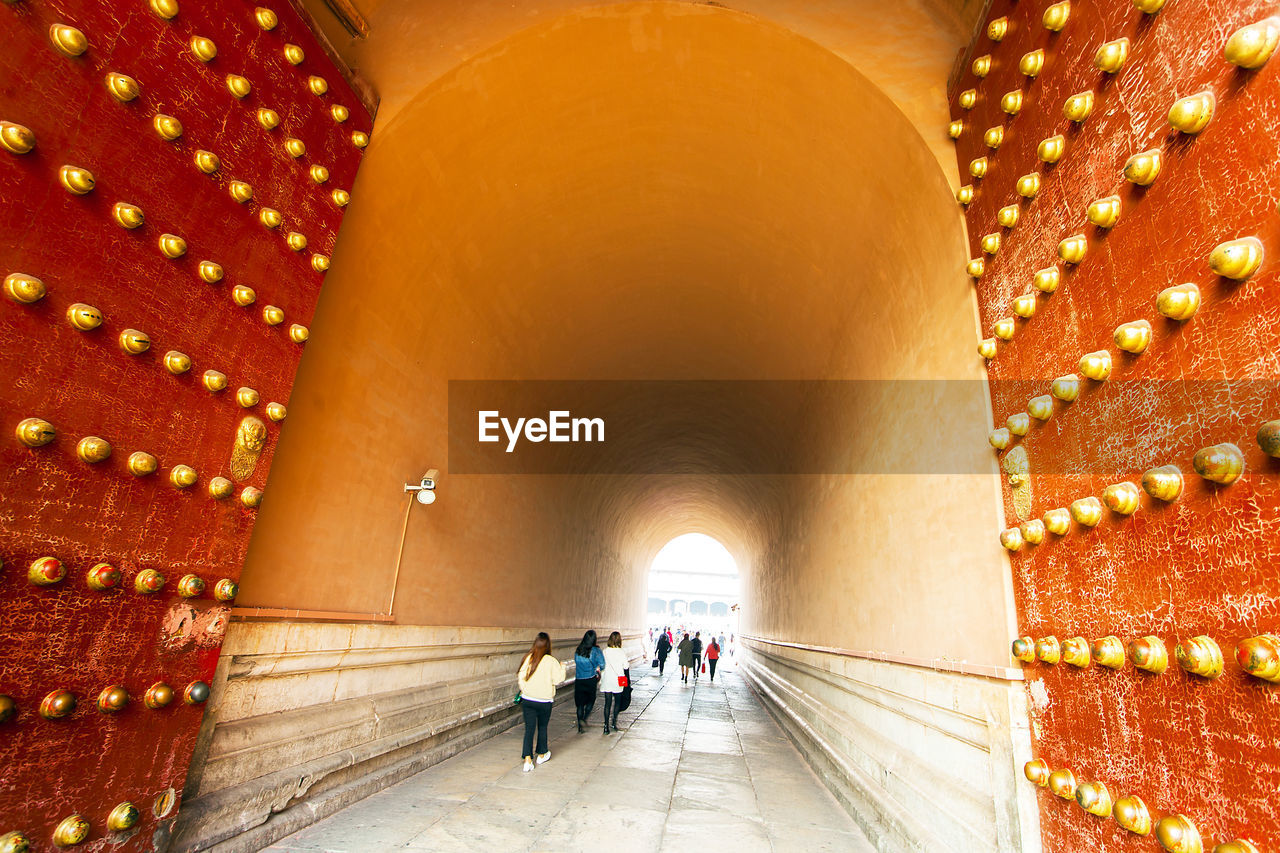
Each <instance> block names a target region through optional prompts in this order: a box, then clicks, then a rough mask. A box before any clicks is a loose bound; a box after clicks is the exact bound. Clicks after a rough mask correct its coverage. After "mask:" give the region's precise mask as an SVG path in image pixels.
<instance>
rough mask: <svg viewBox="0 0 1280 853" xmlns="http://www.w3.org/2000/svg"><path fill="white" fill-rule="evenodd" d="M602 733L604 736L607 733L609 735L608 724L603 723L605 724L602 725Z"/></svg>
mask: <svg viewBox="0 0 1280 853" xmlns="http://www.w3.org/2000/svg"><path fill="white" fill-rule="evenodd" d="M604 733H605V734H608V733H609V724H608V723H605V724H604Z"/></svg>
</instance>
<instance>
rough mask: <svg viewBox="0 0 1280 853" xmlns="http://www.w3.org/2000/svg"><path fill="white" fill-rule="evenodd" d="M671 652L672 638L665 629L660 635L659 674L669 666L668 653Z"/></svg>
mask: <svg viewBox="0 0 1280 853" xmlns="http://www.w3.org/2000/svg"><path fill="white" fill-rule="evenodd" d="M669 654H671V640H670V639H669V638H668V637H667V632H666V631H663V632H662V633H661V634H659V635H658V675H659V676H661V675H662V671H663V670H664V669H666V668H667V655H669Z"/></svg>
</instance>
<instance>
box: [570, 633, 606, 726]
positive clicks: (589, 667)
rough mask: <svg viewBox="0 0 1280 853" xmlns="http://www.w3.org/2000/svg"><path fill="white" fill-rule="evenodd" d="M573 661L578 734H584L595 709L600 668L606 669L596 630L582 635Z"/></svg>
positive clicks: (574, 701)
mask: <svg viewBox="0 0 1280 853" xmlns="http://www.w3.org/2000/svg"><path fill="white" fill-rule="evenodd" d="M573 662H574V664H575V665H576V673H575V680H574V682H573V703H574V704H575V705H577V706H578V734H582V733H583V732H584V731H586V722H587V717H590V716H591V712H592V711H593V710H595V707H596V687H597V684H598V683H599V681H600V670H602V669H604V654H603V653H602V652H601V651H600V648H599V647H598V646H597V645H596V632H595V631H588V632H587V633H585V634H583V635H582V642H581V643H578V650H577V651H576V652H574V655H573Z"/></svg>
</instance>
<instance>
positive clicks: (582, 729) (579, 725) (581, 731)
mask: <svg viewBox="0 0 1280 853" xmlns="http://www.w3.org/2000/svg"><path fill="white" fill-rule="evenodd" d="M586 730H587V729H586V727H585V726H583V725H582V718H581V717H579V718H578V734H582V733H583V732H585V731H586Z"/></svg>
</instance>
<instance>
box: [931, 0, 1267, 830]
mask: <svg viewBox="0 0 1280 853" xmlns="http://www.w3.org/2000/svg"><path fill="white" fill-rule="evenodd" d="M1277 13H1280V5H1278V4H1276V3H1274V2H1271V3H1268V2H1259V0H1202V1H1201V2H1189V0H1168V2H1163V3H1162V2H1159V0H1132V2H1131V0H1105V1H1104V0H1076V2H1072V3H1056V4H1051V3H1048V2H1040V3H1028V2H1010V1H1009V0H997V2H996V3H995V4H994V5H993V7H992V9H991V11H990V17H989V19H988V22H987V23H988V24H989V25H990V26H989V27H988V26H984V30H983V32H982V33H981V34H980V35H979V36H978V38H977V40H976V42H975V44H974V46H973V48H972V49H971V52H970V56H969V57H968V63H970V64H967V65H966V67H965V69H964V72H963V74H962V76H961V78H960V80H959V81H958V83H957V85H956V86H955V89H956V91H955V92H954V93H953V105H952V110H953V112H952V115H953V117H954V118H956V119H958V120H959V121H960V122H961V123H962V126H959V127H956V126H953V132H956V133H958V138H957V140H956V141H957V155H958V158H959V162H960V168H961V173H962V176H963V178H964V182H965V183H967V184H969V185H970V186H971V188H972V200H971V201H969V203H968V210H967V218H968V225H969V233H970V243H971V257H972V258H974V259H975V260H981V261H982V263H981V264H973V266H972V269H971V273H972V274H973V275H975V276H976V278H975V282H974V283H975V286H976V287H977V290H978V296H979V305H980V309H981V318H982V332H983V337H984V338H987V340H985V341H984V343H983V346H982V350H983V354H984V355H986V356H988V357H989V361H988V366H989V370H990V380H991V390H992V401H993V411H994V415H995V421H996V427H997V428H998V429H997V431H996V432H995V433H993V436H992V441H993V444H994V445H996V446H997V447H998V448H999V449H998V451H997V452H998V453H999V454H1000V456H1001V458H1002V464H1003V465H1004V468H1005V470H1006V471H1010V472H1012V473H1011V476H1010V477H1009V480H1010V482H1009V483H1008V484H1006V494H1005V498H1006V523H1007V525H1008V529H1007V530H1006V531H1004V532H1003V533H1002V534H1001V537H1002V541H1003V543H1004V544H1005V545H1006V547H1008V548H1009V549H1010V551H1011V559H1012V564H1013V575H1014V583H1015V590H1016V597H1017V603H1018V611H1019V621H1020V629H1021V633H1022V634H1023V635H1024V636H1025V638H1026V639H1023V640H1021V641H1019V642H1017V643H1015V646H1014V653H1015V655H1017V656H1019V657H1021V659H1022V660H1023V661H1024V664H1023V665H1024V666H1025V668H1026V672H1027V676H1028V679H1029V682H1028V690H1029V698H1030V702H1031V708H1032V727H1033V736H1034V742H1035V751H1036V755H1037V761H1036V762H1033V763H1032V764H1031V765H1030V766H1029V767H1028V768H1027V775H1028V779H1029V781H1028V782H1027V784H1028V785H1033V784H1039V785H1041V787H1040V789H1039V798H1040V804H1041V825H1042V828H1043V837H1044V842H1045V849H1046V850H1049V851H1057V853H1067V851H1071V853H1079V851H1103V850H1105V851H1134V853H1137V851H1147V850H1153V849H1160V845H1164V846H1165V849H1169V850H1183V851H1199V850H1201V849H1203V850H1205V851H1209V850H1212V849H1214V847H1215V845H1219V844H1228V845H1230V844H1234V845H1235V846H1228V847H1224V848H1222V850H1223V851H1232V853H1236V851H1243V850H1252V849H1254V848H1253V847H1249V846H1247V845H1246V843H1245V842H1249V843H1252V844H1254V845H1256V847H1257V849H1261V850H1274V849H1277V848H1280V808H1277V806H1276V801H1275V791H1276V790H1277V787H1278V786H1280V715H1277V713H1276V711H1277V705H1278V703H1280V698H1278V697H1277V694H1276V687H1275V685H1274V684H1273V683H1272V682H1271V681H1270V680H1268V679H1271V678H1276V677H1277V676H1280V660H1277V657H1276V655H1277V652H1278V651H1280V650H1278V649H1277V642H1278V641H1276V640H1275V639H1274V638H1269V637H1268V635H1271V634H1280V597H1278V592H1277V591H1278V590H1280V535H1278V534H1280V460H1277V459H1276V458H1274V457H1275V456H1276V455H1280V441H1278V440H1277V427H1280V424H1277V423H1276V419H1277V418H1280V386H1277V382H1276V379H1277V375H1278V374H1280V281H1278V278H1280V275H1278V273H1280V217H1278V216H1277V210H1276V204H1277V199H1278V198H1280V158H1278V157H1277V152H1278V151H1280V78H1278V77H1277V75H1278V74H1280V60H1278V59H1275V58H1271V57H1270V54H1271V52H1272V51H1274V50H1275V47H1276V43H1277V41H1280V19H1277V18H1274V17H1270V16H1273V15H1276V14H1277ZM1250 25H1252V27H1250ZM1242 28H1247V29H1243V30H1242ZM1268 59H1269V61H1268ZM980 75H982V76H980ZM964 90H968V93H967V94H964V93H963V91H964ZM970 104H971V106H970V107H969V108H966V105H970ZM981 158H985V160H983V159H981ZM968 194H969V191H968V190H962V196H963V197H965V198H968ZM1005 338H1007V340H1005ZM1045 418H1047V419H1045ZM994 535H995V532H994V531H993V537H994Z"/></svg>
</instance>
